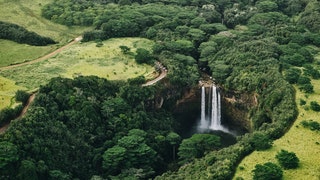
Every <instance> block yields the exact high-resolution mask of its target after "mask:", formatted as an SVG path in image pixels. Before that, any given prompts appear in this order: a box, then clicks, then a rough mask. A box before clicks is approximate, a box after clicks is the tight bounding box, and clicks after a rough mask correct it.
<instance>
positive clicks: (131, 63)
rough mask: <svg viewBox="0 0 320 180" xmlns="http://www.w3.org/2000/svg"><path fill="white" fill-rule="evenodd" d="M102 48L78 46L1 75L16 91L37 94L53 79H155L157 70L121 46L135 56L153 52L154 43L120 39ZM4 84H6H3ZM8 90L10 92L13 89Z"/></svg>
mask: <svg viewBox="0 0 320 180" xmlns="http://www.w3.org/2000/svg"><path fill="white" fill-rule="evenodd" d="M102 43H103V46H102V47H96V43H95V42H88V43H77V44H73V45H72V46H70V47H69V48H68V49H65V50H64V51H62V52H60V53H59V54H57V55H56V56H54V57H51V58H49V59H47V60H44V61H41V62H37V63H34V64H28V65H25V66H20V67H15V68H11V69H8V70H2V71H0V77H1V76H2V77H5V78H6V79H7V80H8V81H9V80H10V82H12V84H16V86H13V87H12V91H15V90H17V89H19V88H18V87H20V89H21V88H22V89H27V90H33V89H35V88H37V87H39V86H40V85H43V84H45V83H47V82H48V81H49V80H50V79H51V78H53V77H58V76H60V77H68V78H72V77H74V76H78V75H96V76H99V77H103V78H107V79H109V80H126V79H128V78H134V77H137V76H140V75H144V76H145V77H146V78H152V76H153V71H154V68H153V67H152V66H149V65H145V64H143V65H138V64H136V63H135V60H134V56H133V55H130V54H123V53H122V52H121V49H120V48H119V46H121V45H123V46H127V47H129V48H130V49H131V50H130V52H132V53H134V52H135V51H136V48H145V49H150V48H151V47H152V45H153V42H152V41H150V40H147V39H142V38H116V39H109V40H107V41H103V42H102ZM1 82H2V80H1ZM9 87H11V86H8V87H7V89H10V88H9ZM0 93H2V92H0ZM6 94H8V95H9V96H6V97H4V96H2V94H0V99H1V98H2V99H3V101H6V102H7V103H5V104H6V105H8V101H10V99H11V98H12V97H13V95H14V93H13V94H12V93H6ZM9 104H10V103H9Z"/></svg>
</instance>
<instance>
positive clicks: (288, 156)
mask: <svg viewBox="0 0 320 180" xmlns="http://www.w3.org/2000/svg"><path fill="white" fill-rule="evenodd" d="M276 159H277V160H278V162H279V164H280V165H281V166H282V167H283V168H285V169H295V168H297V167H298V166H299V158H298V157H297V156H296V154H295V153H294V152H288V151H286V150H283V149H281V151H280V152H278V154H277V155H276Z"/></svg>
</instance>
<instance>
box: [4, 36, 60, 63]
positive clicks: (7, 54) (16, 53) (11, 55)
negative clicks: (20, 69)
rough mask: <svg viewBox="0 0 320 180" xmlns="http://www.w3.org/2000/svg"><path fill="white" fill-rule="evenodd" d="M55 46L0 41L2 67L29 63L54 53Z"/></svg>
mask: <svg viewBox="0 0 320 180" xmlns="http://www.w3.org/2000/svg"><path fill="white" fill-rule="evenodd" d="M54 49H55V46H39V47H35V46H30V45H27V44H18V43H16V42H12V41H8V40H0V59H1V61H0V67H5V66H8V65H10V64H16V63H20V62H23V61H29V60H32V59H35V58H37V57H40V56H43V55H45V54H48V53H49V52H51V51H53V50H54Z"/></svg>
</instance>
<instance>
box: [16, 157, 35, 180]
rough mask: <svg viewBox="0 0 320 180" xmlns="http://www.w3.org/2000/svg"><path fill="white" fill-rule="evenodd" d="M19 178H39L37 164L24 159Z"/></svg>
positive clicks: (29, 179)
mask: <svg viewBox="0 0 320 180" xmlns="http://www.w3.org/2000/svg"><path fill="white" fill-rule="evenodd" d="M18 179H21V180H37V179H38V176H37V172H36V166H35V164H34V163H33V162H32V161H29V160H23V161H21V165H20V167H19V172H18Z"/></svg>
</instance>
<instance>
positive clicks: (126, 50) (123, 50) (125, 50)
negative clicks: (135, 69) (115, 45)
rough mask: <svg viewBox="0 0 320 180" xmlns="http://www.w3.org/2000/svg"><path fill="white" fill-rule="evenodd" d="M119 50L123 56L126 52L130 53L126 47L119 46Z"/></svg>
mask: <svg viewBox="0 0 320 180" xmlns="http://www.w3.org/2000/svg"><path fill="white" fill-rule="evenodd" d="M119 48H120V49H121V52H122V53H123V54H128V52H130V48H129V47H128V46H119Z"/></svg>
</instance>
